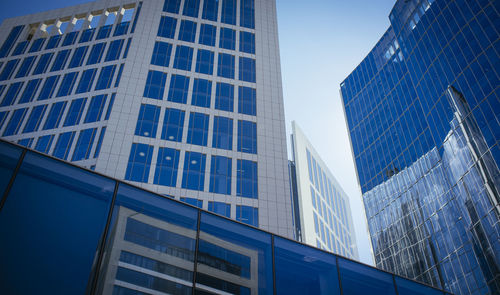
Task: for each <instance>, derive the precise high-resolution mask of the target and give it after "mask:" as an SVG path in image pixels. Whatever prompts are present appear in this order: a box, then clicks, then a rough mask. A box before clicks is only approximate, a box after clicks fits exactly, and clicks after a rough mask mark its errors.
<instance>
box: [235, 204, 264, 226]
mask: <svg viewBox="0 0 500 295" xmlns="http://www.w3.org/2000/svg"><path fill="white" fill-rule="evenodd" d="M236 220H237V221H240V222H243V223H246V224H249V225H252V226H255V227H259V209H258V208H254V207H249V206H243V205H241V206H240V205H236Z"/></svg>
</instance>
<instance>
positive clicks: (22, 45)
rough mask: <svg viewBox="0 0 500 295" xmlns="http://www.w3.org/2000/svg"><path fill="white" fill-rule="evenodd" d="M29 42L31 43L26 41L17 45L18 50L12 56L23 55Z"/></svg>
mask: <svg viewBox="0 0 500 295" xmlns="http://www.w3.org/2000/svg"><path fill="white" fill-rule="evenodd" d="M29 42H30V41H28V40H26V41H23V42H19V43H17V46H16V49H14V51H13V52H12V56H16V55H21V54H23V53H24V51H25V50H26V48H28V43H29Z"/></svg>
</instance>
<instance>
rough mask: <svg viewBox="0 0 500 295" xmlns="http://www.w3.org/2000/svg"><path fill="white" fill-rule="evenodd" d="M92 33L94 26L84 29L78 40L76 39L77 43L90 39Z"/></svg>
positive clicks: (92, 35)
mask: <svg viewBox="0 0 500 295" xmlns="http://www.w3.org/2000/svg"><path fill="white" fill-rule="evenodd" d="M94 33H95V28H92V29H86V30H84V31H83V32H82V35H81V36H80V40H79V41H78V43H85V42H89V41H92V38H93V37H94Z"/></svg>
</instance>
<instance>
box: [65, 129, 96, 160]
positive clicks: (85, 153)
mask: <svg viewBox="0 0 500 295" xmlns="http://www.w3.org/2000/svg"><path fill="white" fill-rule="evenodd" d="M96 133H97V128H90V129H85V130H82V131H80V135H79V136H78V140H77V141H76V145H75V151H74V152H73V157H71V161H80V160H86V159H88V158H89V157H90V151H91V150H92V144H93V143H94V138H95V134H96Z"/></svg>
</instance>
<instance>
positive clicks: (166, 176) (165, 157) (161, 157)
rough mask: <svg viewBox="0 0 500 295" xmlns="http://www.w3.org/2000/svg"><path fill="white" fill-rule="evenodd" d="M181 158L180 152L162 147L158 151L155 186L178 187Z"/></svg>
mask: <svg viewBox="0 0 500 295" xmlns="http://www.w3.org/2000/svg"><path fill="white" fill-rule="evenodd" d="M179 157H180V151H178V150H174V149H170V148H162V147H161V148H160V149H159V150H158V159H157V161H156V171H155V178H154V181H153V183H154V184H159V185H166V186H171V187H176V183H177V169H178V167H179Z"/></svg>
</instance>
